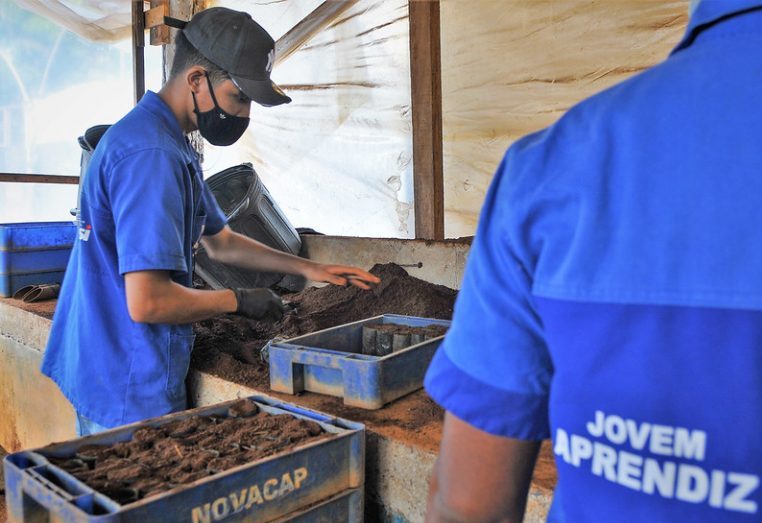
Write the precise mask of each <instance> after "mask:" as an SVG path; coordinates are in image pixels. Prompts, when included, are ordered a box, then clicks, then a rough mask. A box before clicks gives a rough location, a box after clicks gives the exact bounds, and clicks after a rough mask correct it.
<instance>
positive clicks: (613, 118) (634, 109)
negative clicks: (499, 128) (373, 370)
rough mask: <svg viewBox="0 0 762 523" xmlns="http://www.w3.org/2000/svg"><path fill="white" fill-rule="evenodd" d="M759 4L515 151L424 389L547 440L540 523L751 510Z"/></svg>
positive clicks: (761, 274) (696, 517)
mask: <svg viewBox="0 0 762 523" xmlns="http://www.w3.org/2000/svg"><path fill="white" fill-rule="evenodd" d="M760 7H762V2H760V1H759V0H756V1H753V2H752V1H738V0H724V1H714V0H708V1H704V2H702V3H701V4H699V6H698V9H697V11H696V12H695V13H694V16H693V18H692V20H691V23H690V26H689V28H688V32H687V34H686V37H685V39H684V40H683V41H682V42H681V43H680V45H679V46H678V47H677V49H676V50H675V51H674V52H673V54H672V55H671V56H670V57H669V58H668V59H667V60H666V61H664V62H663V63H661V64H659V65H657V66H655V67H653V68H651V69H649V70H647V71H645V72H644V73H642V74H639V75H637V76H635V77H633V78H631V79H629V80H627V81H625V82H623V83H621V84H619V85H617V86H614V87H613V88H611V89H608V90H606V91H604V92H602V93H600V94H598V95H596V96H593V97H592V98H590V99H588V100H586V101H584V102H582V103H580V104H579V105H577V106H576V107H574V108H572V109H571V110H570V111H568V113H567V114H566V115H564V116H563V117H562V118H561V119H560V120H559V121H558V122H557V123H556V124H555V125H553V126H551V127H550V128H548V129H546V130H543V131H540V132H538V133H535V134H532V135H530V136H527V137H525V138H523V139H521V140H519V141H517V142H516V143H515V144H513V145H512V146H511V147H510V149H509V150H508V152H507V153H506V156H505V158H504V160H503V162H502V164H501V165H500V167H499V169H498V171H497V173H496V175H495V178H494V180H493V182H492V184H491V187H490V189H489V191H488V194H487V196H486V201H485V203H484V207H483V209H482V213H481V217H480V222H479V226H478V231H477V234H476V237H475V239H474V244H473V247H472V250H471V253H470V255H469V259H468V264H467V268H466V273H465V277H464V281H463V286H462V290H461V291H460V294H459V296H458V300H457V303H456V307H455V315H454V320H453V324H452V327H451V329H450V331H449V333H448V334H447V336H446V338H445V341H444V343H443V345H442V347H441V348H440V350H439V351H438V353H437V355H436V356H435V359H434V361H433V362H432V364H431V366H430V368H429V370H428V374H427V376H426V382H425V386H426V389H427V391H428V392H429V394H430V395H431V396H432V397H433V398H434V399H435V400H436V401H437V402H438V403H440V404H441V405H442V406H443V407H444V408H445V409H446V410H447V411H449V412H451V413H452V414H454V415H455V416H457V417H458V418H460V419H462V420H464V421H466V422H468V423H469V424H471V425H472V426H474V427H476V428H478V429H481V430H483V431H486V432H489V433H492V434H496V435H500V436H506V437H512V438H518V439H524V440H540V439H544V438H547V437H552V439H553V452H554V454H555V457H556V462H557V465H558V484H557V488H556V491H555V497H554V501H553V505H552V508H551V512H550V516H549V520H551V521H568V522H575V523H576V522H601V521H617V522H618V521H624V522H649V523H653V522H664V523H673V522H683V521H685V522H688V521H690V522H694V521H706V522H713V523H715V522H725V521H727V522H750V521H760V520H762V508H761V507H760V504H762V489H761V488H760V474H761V472H762V437H760V432H761V431H762V237H761V236H760V231H762V87H760V83H761V82H760V81H761V80H762V52H761V50H762V10H759V8H760Z"/></svg>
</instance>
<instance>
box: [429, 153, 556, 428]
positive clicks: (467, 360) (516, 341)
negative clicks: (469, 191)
mask: <svg viewBox="0 0 762 523" xmlns="http://www.w3.org/2000/svg"><path fill="white" fill-rule="evenodd" d="M521 147H522V145H521V144H517V145H515V146H514V147H512V148H511V150H509V151H508V153H507V155H506V158H505V159H504V160H503V163H502V164H501V166H500V168H499V169H498V171H497V173H496V175H495V177H494V179H493V182H492V184H491V186H490V189H489V191H488V193H487V197H486V200H485V203H484V206H483V208H482V212H481V216H480V220H479V227H478V229H477V233H476V236H475V238H474V243H473V245H472V248H471V251H470V253H469V257H468V262H467V265H466V272H465V275H464V279H463V284H462V288H461V290H460V292H459V294H458V299H457V302H456V306H455V313H454V317H453V322H452V325H451V328H450V330H449V332H448V333H447V336H446V337H445V340H444V342H443V344H442V346H441V347H440V348H439V350H438V351H437V354H436V355H435V357H434V359H433V361H432V363H431V365H430V367H429V369H428V372H427V375H426V379H425V387H426V390H427V392H428V393H429V395H430V396H431V397H432V398H433V399H434V400H435V401H436V402H437V403H439V404H440V405H441V406H442V407H443V408H445V409H446V410H447V411H449V412H450V413H452V414H454V415H455V416H457V417H458V418H460V419H462V420H463V421H465V422H467V423H469V424H470V425H472V426H474V427H476V428H478V429H481V430H483V431H486V432H489V433H491V434H495V435H499V436H506V437H512V438H517V439H523V440H539V439H545V438H547V437H549V434H550V429H549V422H548V396H549V389H550V378H551V376H552V371H553V369H552V362H551V359H550V355H549V354H548V349H547V345H546V343H545V341H544V338H543V331H542V324H541V321H540V318H539V316H538V313H537V311H536V309H535V306H534V303H533V299H532V292H531V285H532V278H531V256H530V254H529V249H528V247H527V246H523V245H521V244H522V243H523V242H524V240H523V238H526V237H527V236H528V235H527V234H524V233H525V231H524V229H525V228H527V227H528V224H527V220H525V219H524V218H523V213H522V212H521V211H520V210H518V209H517V206H515V205H513V204H514V203H516V199H515V195H516V191H515V190H514V188H513V187H512V183H513V181H512V179H513V176H512V175H511V171H512V170H514V169H524V167H522V166H521V165H520V164H521V159H520V155H519V153H518V149H519V148H521Z"/></svg>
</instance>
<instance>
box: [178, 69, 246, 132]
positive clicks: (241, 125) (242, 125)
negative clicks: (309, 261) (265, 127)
mask: <svg viewBox="0 0 762 523" xmlns="http://www.w3.org/2000/svg"><path fill="white" fill-rule="evenodd" d="M204 76H206V82H207V84H209V93H210V94H211V95H212V101H213V102H214V109H210V110H209V111H206V112H203V113H202V112H200V111H199V110H198V104H197V103H196V93H194V92H191V95H192V96H193V107H194V109H193V112H194V113H196V120H197V121H198V130H199V132H200V133H201V136H203V137H204V138H205V139H206V140H207V141H208V142H209V143H210V144H212V145H231V144H233V143H235V142H236V141H238V139H239V138H240V137H241V136H242V135H243V133H244V131H246V128H247V127H248V126H249V119H248V118H244V117H243V116H233V115H232V114H230V113H226V112H225V111H223V110H222V107H220V106H219V105H218V104H217V97H216V96H214V89H213V88H212V81H211V80H210V79H209V74H207V73H204Z"/></svg>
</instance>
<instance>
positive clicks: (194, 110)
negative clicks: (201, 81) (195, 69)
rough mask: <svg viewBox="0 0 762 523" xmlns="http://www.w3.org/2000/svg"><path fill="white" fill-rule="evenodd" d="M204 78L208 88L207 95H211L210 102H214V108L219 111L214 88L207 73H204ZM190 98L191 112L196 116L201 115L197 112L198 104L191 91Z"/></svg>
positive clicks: (194, 94)
mask: <svg viewBox="0 0 762 523" xmlns="http://www.w3.org/2000/svg"><path fill="white" fill-rule="evenodd" d="M204 76H205V77H206V83H207V85H208V86H209V94H211V95H212V102H214V108H215V109H217V110H219V109H220V105H219V104H218V103H217V97H216V96H214V87H212V81H211V80H210V79H209V73H208V72H207V71H204ZM191 96H192V97H193V112H194V113H196V114H201V111H199V110H198V103H197V102H196V93H194V92H193V91H191Z"/></svg>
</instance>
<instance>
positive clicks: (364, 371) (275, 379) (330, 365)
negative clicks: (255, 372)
mask: <svg viewBox="0 0 762 523" xmlns="http://www.w3.org/2000/svg"><path fill="white" fill-rule="evenodd" d="M376 323H384V324H395V325H406V326H410V327H425V326H429V325H440V326H444V327H449V326H450V322H449V321H448V320H436V319H431V318H418V317H414V316H400V315H396V314H384V315H382V316H375V317H373V318H368V319H366V320H361V321H356V322H353V323H347V324H344V325H339V326H338V327H332V328H330V329H325V330H322V331H318V332H314V333H311V334H306V335H304V336H299V337H296V338H292V339H289V340H278V339H276V340H272V341H271V342H270V343H268V345H267V353H268V359H269V364H270V388H271V389H272V390H274V391H278V392H285V393H287V394H297V393H299V392H302V391H305V390H307V391H311V392H318V393H321V394H328V395H330V396H339V397H343V398H344V404H345V405H351V406H353V407H360V408H363V409H371V410H372V409H380V408H381V407H383V406H384V405H385V404H386V403H389V402H390V401H394V400H395V399H397V398H400V397H402V396H404V395H406V394H409V393H411V392H413V391H415V390H418V389H420V388H421V387H422V386H423V377H424V375H425V374H426V368H427V367H428V366H429V363H430V362H431V359H432V357H433V356H434V353H435V352H436V350H437V347H439V344H440V343H441V341H442V339H444V336H439V337H437V338H434V339H430V340H428V341H424V342H422V343H418V344H415V345H411V346H410V347H408V348H406V349H403V350H401V351H399V352H393V353H391V354H388V355H386V356H374V355H368V354H362V330H363V326H367V325H372V324H376Z"/></svg>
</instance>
